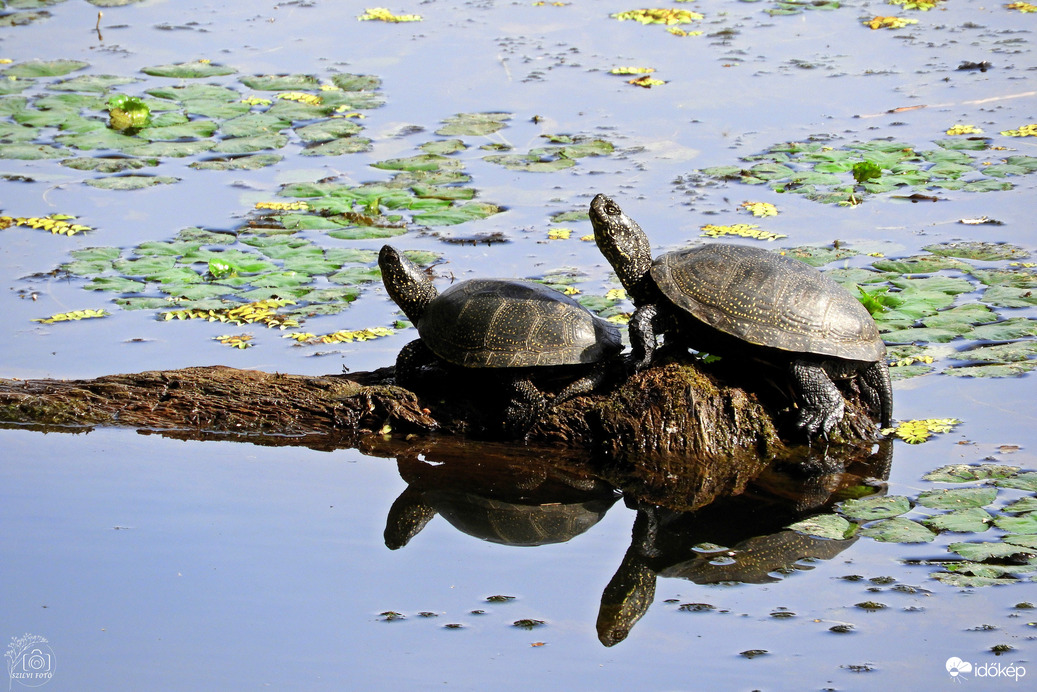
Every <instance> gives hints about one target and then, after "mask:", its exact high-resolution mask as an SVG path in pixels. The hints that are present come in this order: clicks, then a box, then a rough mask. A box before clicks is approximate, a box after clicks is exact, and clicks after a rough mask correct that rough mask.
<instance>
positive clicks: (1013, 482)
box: [997, 471, 1037, 493]
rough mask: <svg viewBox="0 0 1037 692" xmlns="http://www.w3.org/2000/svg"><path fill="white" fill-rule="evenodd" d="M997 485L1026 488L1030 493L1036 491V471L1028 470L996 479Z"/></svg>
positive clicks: (1018, 488)
mask: <svg viewBox="0 0 1037 692" xmlns="http://www.w3.org/2000/svg"><path fill="white" fill-rule="evenodd" d="M997 486H998V487H1000V488H1015V489H1017V490H1027V491H1029V492H1031V493H1032V492H1037V472H1035V471H1028V472H1026V473H1020V474H1018V475H1017V476H1014V477H1012V478H1003V479H1000V480H998V481H997Z"/></svg>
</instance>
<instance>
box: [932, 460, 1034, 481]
mask: <svg viewBox="0 0 1037 692" xmlns="http://www.w3.org/2000/svg"><path fill="white" fill-rule="evenodd" d="M1018 473H1019V467H1018V466H1004V465H1002V464H978V465H971V464H950V465H948V466H941V467H940V468H938V469H936V470H935V471H930V472H929V473H927V474H925V475H924V476H922V478H923V479H925V480H927V481H936V482H939V483H970V482H972V481H984V480H991V479H1009V478H1012V477H1014V476H1015V475H1016V474H1018Z"/></svg>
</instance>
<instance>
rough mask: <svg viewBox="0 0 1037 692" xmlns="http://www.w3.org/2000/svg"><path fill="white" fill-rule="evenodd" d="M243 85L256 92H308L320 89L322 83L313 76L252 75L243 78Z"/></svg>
mask: <svg viewBox="0 0 1037 692" xmlns="http://www.w3.org/2000/svg"><path fill="white" fill-rule="evenodd" d="M240 81H241V83H242V84H244V85H245V86H247V87H248V88H249V89H255V90H256V91H308V90H313V89H317V88H319V87H320V81H319V80H318V79H317V78H316V77H314V76H313V75H306V74H285V75H252V76H248V77H241V79H240Z"/></svg>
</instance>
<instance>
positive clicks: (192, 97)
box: [145, 84, 241, 112]
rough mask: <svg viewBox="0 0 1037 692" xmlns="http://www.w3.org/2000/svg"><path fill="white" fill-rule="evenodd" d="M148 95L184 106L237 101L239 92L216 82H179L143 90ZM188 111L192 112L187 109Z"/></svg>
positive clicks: (239, 95) (239, 96)
mask: <svg viewBox="0 0 1037 692" xmlns="http://www.w3.org/2000/svg"><path fill="white" fill-rule="evenodd" d="M145 93H146V94H148V95H149V96H154V97H155V98H158V99H168V100H170V101H176V102H177V103H183V104H185V106H186V105H187V104H190V103H194V102H202V103H208V102H212V101H216V102H220V103H229V102H232V101H239V100H240V99H241V94H240V93H239V92H237V91H234V90H233V89H228V88H227V87H225V86H219V85H217V84H179V85H176V86H163V87H154V88H151V89H148V90H146V91H145ZM188 112H192V111H190V110H188Z"/></svg>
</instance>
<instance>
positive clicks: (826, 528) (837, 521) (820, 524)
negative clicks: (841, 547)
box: [788, 514, 857, 540]
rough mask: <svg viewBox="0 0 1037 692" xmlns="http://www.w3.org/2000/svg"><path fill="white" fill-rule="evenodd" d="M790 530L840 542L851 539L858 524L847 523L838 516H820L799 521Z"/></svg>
mask: <svg viewBox="0 0 1037 692" xmlns="http://www.w3.org/2000/svg"><path fill="white" fill-rule="evenodd" d="M788 528H790V529H792V530H793V531H798V532H799V533H803V534H806V535H808V536H818V537H820V538H831V539H835V540H839V539H843V538H849V537H850V536H852V535H853V534H854V533H856V531H857V524H854V523H853V522H849V521H847V520H846V519H844V518H843V517H841V516H839V515H838V514H819V515H817V516H815V517H810V518H809V519H804V520H802V521H797V522H796V523H795V524H792V525H791V526H789V527H788Z"/></svg>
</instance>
